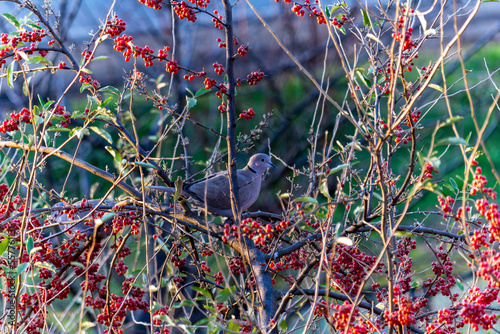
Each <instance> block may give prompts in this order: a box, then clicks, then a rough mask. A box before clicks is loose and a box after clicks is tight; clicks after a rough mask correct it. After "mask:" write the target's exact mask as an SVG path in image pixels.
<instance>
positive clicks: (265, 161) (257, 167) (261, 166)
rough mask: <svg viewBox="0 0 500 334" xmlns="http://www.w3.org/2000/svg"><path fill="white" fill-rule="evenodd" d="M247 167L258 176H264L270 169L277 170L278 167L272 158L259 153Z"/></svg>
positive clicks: (251, 159)
mask: <svg viewBox="0 0 500 334" xmlns="http://www.w3.org/2000/svg"><path fill="white" fill-rule="evenodd" d="M247 167H248V169H250V170H251V171H254V172H255V173H257V174H263V173H264V172H265V171H266V170H267V169H268V168H270V167H274V168H276V165H275V164H273V163H272V162H271V158H270V157H269V156H268V155H267V154H264V153H259V154H255V155H253V156H252V157H251V158H250V160H249V161H248V164H247Z"/></svg>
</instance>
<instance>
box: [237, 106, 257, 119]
mask: <svg viewBox="0 0 500 334" xmlns="http://www.w3.org/2000/svg"><path fill="white" fill-rule="evenodd" d="M254 116H255V112H254V111H253V109H252V108H248V110H243V112H242V113H241V114H240V117H241V118H244V119H246V120H250V119H252V118H253V117H254Z"/></svg>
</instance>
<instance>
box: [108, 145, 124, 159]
mask: <svg viewBox="0 0 500 334" xmlns="http://www.w3.org/2000/svg"><path fill="white" fill-rule="evenodd" d="M105 148H106V150H107V151H108V152H109V153H110V154H111V156H113V158H114V160H115V161H117V162H118V163H121V161H122V155H121V154H120V152H118V151H117V150H115V149H114V148H113V147H111V146H105Z"/></svg>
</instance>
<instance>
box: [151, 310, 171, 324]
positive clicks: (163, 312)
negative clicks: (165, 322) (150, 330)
mask: <svg viewBox="0 0 500 334" xmlns="http://www.w3.org/2000/svg"><path fill="white" fill-rule="evenodd" d="M167 314H168V306H163V307H162V308H160V309H158V310H156V311H154V312H153V325H155V326H161V324H162V321H161V318H160V317H163V316H166V315H167Z"/></svg>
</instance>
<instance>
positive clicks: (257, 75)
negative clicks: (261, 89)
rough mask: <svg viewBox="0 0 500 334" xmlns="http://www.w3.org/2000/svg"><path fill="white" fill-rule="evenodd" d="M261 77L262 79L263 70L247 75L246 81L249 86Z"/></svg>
mask: <svg viewBox="0 0 500 334" xmlns="http://www.w3.org/2000/svg"><path fill="white" fill-rule="evenodd" d="M262 79H264V72H252V73H250V74H249V75H247V82H248V84H249V85H250V86H252V85H256V84H257V83H258V82H259V81H261V80H262Z"/></svg>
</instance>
